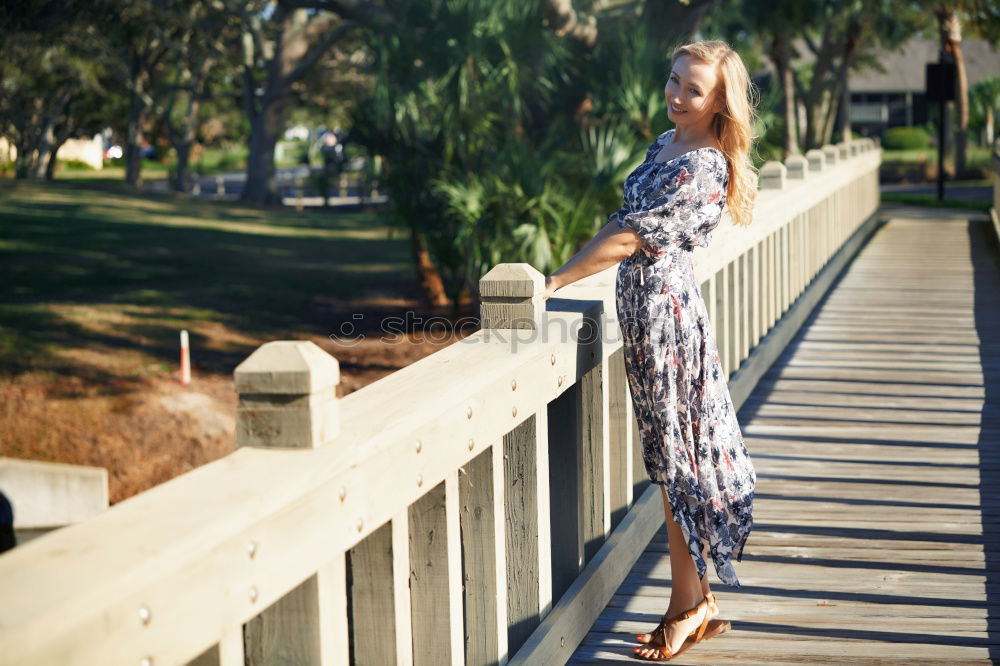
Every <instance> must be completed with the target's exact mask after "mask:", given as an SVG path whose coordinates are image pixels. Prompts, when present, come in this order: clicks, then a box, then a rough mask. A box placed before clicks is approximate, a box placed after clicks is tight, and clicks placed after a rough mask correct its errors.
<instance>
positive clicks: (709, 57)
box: [670, 39, 760, 226]
mask: <svg viewBox="0 0 1000 666" xmlns="http://www.w3.org/2000/svg"><path fill="white" fill-rule="evenodd" d="M682 55H688V56H691V57H692V58H694V59H696V60H699V61H701V62H704V63H706V64H709V65H715V67H716V72H717V73H718V76H719V82H718V83H717V84H716V87H715V94H716V95H721V96H722V98H723V100H724V105H723V107H722V110H720V111H719V112H718V113H716V114H715V119H714V120H713V122H712V130H713V131H714V132H715V136H716V138H717V139H718V140H719V145H720V146H721V147H722V152H723V153H725V154H726V162H727V164H728V166H729V186H728V188H727V189H726V207H727V208H728V209H729V216H730V218H732V220H733V222H734V223H735V224H740V225H743V226H746V225H749V224H750V223H751V222H752V221H753V204H754V200H755V199H756V197H757V179H758V176H759V173H758V170H757V169H756V168H755V167H754V166H753V162H751V160H750V147H751V145H752V143H753V140H754V139H756V138H758V137H755V136H754V135H753V126H754V120H755V119H756V117H757V111H756V108H757V105H758V104H759V103H760V91H759V90H758V89H757V87H756V86H755V85H754V83H753V81H752V80H751V79H750V73H749V72H747V68H746V66H745V65H744V64H743V59H742V58H740V55H739V54H738V53H737V52H736V51H734V50H733V49H732V47H730V46H729V44H727V43H726V42H724V41H722V40H721V39H709V40H703V41H700V42H692V43H690V44H684V45H682V46H678V47H677V48H676V49H674V52H673V54H672V55H671V56H670V61H671V65H672V64H673V62H674V61H676V60H677V58H679V57H681V56H682Z"/></svg>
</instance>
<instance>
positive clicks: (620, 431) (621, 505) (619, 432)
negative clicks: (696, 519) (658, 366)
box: [606, 349, 632, 530]
mask: <svg viewBox="0 0 1000 666" xmlns="http://www.w3.org/2000/svg"><path fill="white" fill-rule="evenodd" d="M606 364H607V378H608V383H607V390H608V449H609V452H610V456H609V461H608V462H609V465H608V474H607V477H608V480H609V502H608V520H609V526H608V529H609V530H613V529H614V528H615V527H617V526H618V523H620V522H621V520H622V518H624V517H625V512H627V511H628V507H629V504H630V502H631V499H632V493H631V489H632V488H631V484H630V475H629V473H628V472H629V466H630V465H631V456H630V454H629V448H628V447H629V444H630V442H629V437H628V435H629V431H630V427H629V426H630V424H629V419H628V416H629V414H628V412H627V411H626V410H628V409H631V406H630V405H629V404H628V403H627V401H626V397H627V393H628V390H629V388H628V378H627V377H626V375H625V350H624V349H619V350H618V351H616V352H615V353H614V354H612V355H611V356H609V357H608V360H607V361H606Z"/></svg>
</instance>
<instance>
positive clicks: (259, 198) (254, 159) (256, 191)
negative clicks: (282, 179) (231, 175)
mask: <svg viewBox="0 0 1000 666" xmlns="http://www.w3.org/2000/svg"><path fill="white" fill-rule="evenodd" d="M260 105H261V108H260V111H258V112H257V113H256V114H254V115H253V116H252V117H251V119H250V154H249V155H248V156H247V178H246V185H245V186H244V188H243V195H242V197H241V199H242V200H243V201H248V202H250V203H256V204H263V203H274V202H276V201H278V200H279V199H280V197H279V196H278V187H277V181H276V178H275V167H274V147H275V145H277V143H278V137H279V136H280V135H281V132H282V130H283V129H284V126H285V102H284V101H283V100H277V99H269V98H267V97H266V96H265V97H264V98H263V99H262V100H261V102H260Z"/></svg>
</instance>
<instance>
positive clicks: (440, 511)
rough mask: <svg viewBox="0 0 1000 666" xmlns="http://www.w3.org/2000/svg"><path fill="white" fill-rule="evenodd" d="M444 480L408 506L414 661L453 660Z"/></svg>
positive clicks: (418, 664) (434, 661) (420, 662)
mask: <svg viewBox="0 0 1000 666" xmlns="http://www.w3.org/2000/svg"><path fill="white" fill-rule="evenodd" d="M445 494H446V493H445V482H441V483H439V484H438V485H437V486H435V487H434V488H432V489H431V490H430V491H428V492H427V494H425V495H424V496H423V497H421V498H420V499H419V500H417V501H416V502H414V503H413V504H412V505H411V506H410V509H409V516H410V604H411V605H410V613H411V623H412V628H413V629H412V631H413V663H414V665H415V666H422V665H423V664H446V663H449V662H451V663H454V657H453V656H452V653H453V650H452V639H451V613H450V612H449V611H448V608H449V607H450V601H451V599H450V597H451V590H450V586H449V580H448V574H449V569H450V567H449V553H448V525H447V515H446V514H447V510H446V499H445Z"/></svg>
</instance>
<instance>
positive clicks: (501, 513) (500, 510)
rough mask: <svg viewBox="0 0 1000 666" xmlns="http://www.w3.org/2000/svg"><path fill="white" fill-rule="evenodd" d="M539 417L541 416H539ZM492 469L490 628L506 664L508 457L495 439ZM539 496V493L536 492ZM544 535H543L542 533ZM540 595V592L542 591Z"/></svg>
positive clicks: (501, 661)
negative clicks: (492, 593)
mask: <svg viewBox="0 0 1000 666" xmlns="http://www.w3.org/2000/svg"><path fill="white" fill-rule="evenodd" d="M535 418H536V421H537V416H536V417H535ZM538 448H544V447H536V452H537V450H538ZM490 454H491V456H492V460H491V470H490V471H491V472H492V473H493V478H492V487H493V506H492V510H493V530H494V536H493V547H494V552H493V561H494V564H495V566H494V568H493V574H494V576H495V582H494V583H493V589H494V590H495V591H496V601H495V603H496V625H495V626H494V627H492V628H488V630H489V631H492V632H493V634H494V635H495V636H496V643H497V663H498V664H500V665H501V666H503V664H506V663H507V654H508V646H507V624H508V623H507V488H506V476H505V471H504V470H505V468H506V464H507V463H506V460H505V458H504V447H503V443H502V442H497V443H494V444H493V445H492V446H490ZM536 497H537V494H536ZM539 536H541V535H539ZM541 545H542V544H541V539H539V550H540V549H541ZM539 596H540V594H539Z"/></svg>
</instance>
